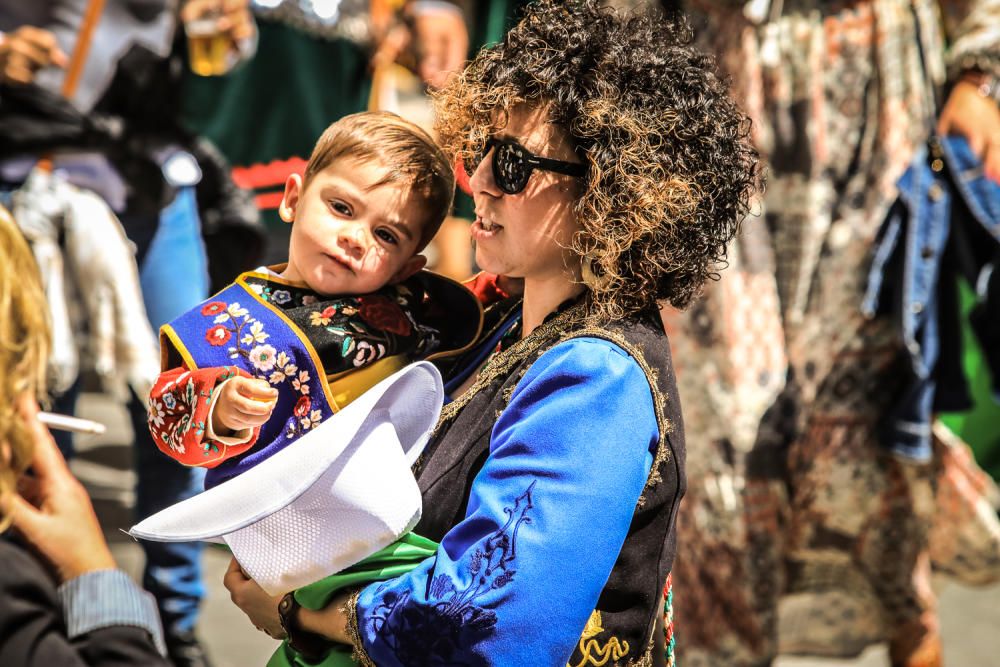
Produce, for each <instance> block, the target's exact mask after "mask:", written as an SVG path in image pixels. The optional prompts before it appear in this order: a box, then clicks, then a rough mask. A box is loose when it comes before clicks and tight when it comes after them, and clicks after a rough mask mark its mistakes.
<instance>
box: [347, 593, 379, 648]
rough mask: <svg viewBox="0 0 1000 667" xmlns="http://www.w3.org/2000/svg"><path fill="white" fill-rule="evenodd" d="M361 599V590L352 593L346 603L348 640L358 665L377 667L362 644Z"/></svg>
mask: <svg viewBox="0 0 1000 667" xmlns="http://www.w3.org/2000/svg"><path fill="white" fill-rule="evenodd" d="M360 597H361V589H358V590H356V591H354V592H353V593H351V596H350V597H349V598H347V602H345V603H344V611H346V612H347V638H348V639H349V640H350V641H351V648H352V650H351V659H352V660H354V662H356V663H358V665H360V667H377V665H376V664H375V661H374V660H372V659H371V657H370V656H369V655H368V651H366V650H365V646H364V644H362V643H361V630H360V629H359V628H358V598H360Z"/></svg>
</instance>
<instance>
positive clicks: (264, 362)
mask: <svg viewBox="0 0 1000 667" xmlns="http://www.w3.org/2000/svg"><path fill="white" fill-rule="evenodd" d="M160 337H161V347H162V349H163V351H164V352H163V353H164V354H167V353H168V345H169V346H172V347H173V349H174V350H176V351H177V353H179V354H180V356H181V358H183V360H184V362H185V363H186V364H187V365H188V367H190V368H192V369H195V368H210V367H216V368H218V367H227V366H228V367H236V368H239V369H241V370H243V371H246V372H247V373H249V374H250V375H251V376H253V377H257V378H261V379H263V380H266V381H267V382H269V383H270V385H271V386H272V387H274V388H275V389H277V390H278V401H277V404H276V405H275V408H274V412H273V413H272V414H273V416H272V418H271V419H269V420H268V421H267V422H266V423H265V424H264V425H263V426H262V427H261V431H260V436H259V438H258V443H260V444H259V446H258V448H255V449H254V450H252V451H251V452H249V453H248V454H246V455H244V456H242V457H240V458H239V459H238V460H235V459H234V460H230V461H226V462H224V463H222V464H221V465H219V466H218V467H216V468H213V469H210V470H209V471H208V477H207V478H206V482H205V486H206V487H211V486H214V485H215V484H218V483H220V482H222V481H224V480H225V479H228V478H229V477H232V476H234V475H237V474H239V473H241V472H244V471H245V470H247V469H249V468H252V467H253V466H255V465H256V464H257V463H259V462H260V461H262V460H264V459H266V458H268V457H270V456H272V455H273V454H275V453H276V452H278V451H280V450H281V449H284V448H285V447H286V446H288V444H290V443H291V442H294V441H295V440H296V439H298V438H299V437H301V436H302V435H303V434H305V433H307V432H308V431H310V430H312V429H314V428H316V426H317V425H319V424H320V423H322V422H323V421H324V420H325V419H327V418H329V417H330V416H331V415H332V414H334V413H335V412H336V411H337V409H338V406H337V405H336V402H335V401H334V399H333V396H332V394H331V392H330V388H329V386H328V384H327V382H326V373H325V371H324V369H323V366H322V363H321V362H320V359H319V355H318V354H317V353H316V350H315V349H314V348H313V346H312V344H311V343H310V342H309V340H308V338H307V337H306V336H305V334H304V333H302V331H301V330H300V329H299V328H298V327H296V326H295V325H294V324H293V323H292V322H291V320H289V319H288V318H287V317H286V316H285V314H284V313H283V312H282V311H281V310H280V309H279V308H277V307H276V306H274V305H272V304H270V303H267V302H266V301H265V300H264V299H262V298H261V297H260V296H259V295H258V294H257V293H256V292H255V291H254V290H252V289H250V288H248V287H247V286H246V283H243V282H242V281H238V282H236V283H234V284H232V285H230V286H229V287H227V288H226V289H224V290H222V291H221V292H219V293H218V294H216V295H215V296H214V297H212V298H211V299H209V300H208V301H205V302H204V303H203V304H202V305H201V306H199V307H197V308H194V309H192V310H190V311H188V312H187V313H185V314H184V315H182V316H181V317H179V318H177V319H176V320H174V321H173V322H171V323H170V324H167V325H164V326H163V327H162V329H161V330H160ZM205 400H206V401H208V400H211V397H210V396H206V397H205ZM285 415H287V418H286V419H281V418H280V417H282V416H285ZM223 451H224V450H220V449H219V447H217V446H214V445H213V448H210V449H209V450H208V451H206V452H205V454H206V462H210V461H211V460H213V457H215V458H221V456H222V454H223Z"/></svg>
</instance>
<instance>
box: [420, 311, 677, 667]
mask: <svg viewBox="0 0 1000 667" xmlns="http://www.w3.org/2000/svg"><path fill="white" fill-rule="evenodd" d="M512 305H514V306H516V304H512V303H511V302H509V301H508V302H501V303H500V304H496V305H495V306H493V307H491V308H490V309H489V311H488V312H487V317H486V327H485V331H487V332H489V330H490V328H491V327H496V326H498V325H499V324H502V321H503V320H504V319H505V318H506V316H507V315H508V314H509V313H510V312H511V308H512ZM488 335H489V334H488V333H487V334H485V335H484V336H483V339H485V338H487V337H488ZM577 337H596V338H603V339H606V340H608V341H610V342H612V343H615V344H616V345H618V346H620V347H621V348H622V349H624V350H625V351H626V352H628V353H629V354H630V355H631V356H632V358H633V359H635V360H636V362H638V364H639V365H640V367H641V368H642V370H643V372H644V373H645V375H646V378H647V380H648V381H649V383H650V388H651V390H652V394H653V404H654V408H655V410H656V419H657V422H658V424H659V428H660V443H659V449H658V451H657V454H656V457H655V458H654V461H653V466H652V469H651V471H650V475H649V478H648V479H647V481H646V485H645V488H644V489H643V493H642V496H641V498H640V499H639V502H638V504H637V505H636V508H635V513H634V515H633V518H632V523H631V525H630V526H629V531H628V536H627V537H626V539H625V544H624V546H623V547H622V550H621V552H620V554H619V556H618V560H617V562H616V563H615V566H614V568H613V569H612V571H611V576H610V577H609V578H608V582H607V584H606V585H605V587H604V590H603V591H602V593H601V596H600V598H599V600H598V604H597V608H596V609H595V610H594V613H593V614H592V615H591V617H590V620H589V621H588V623H587V627H586V628H580V631H581V637H580V640H579V642H578V644H577V646H576V648H575V649H574V651H573V654H572V656H571V657H570V659H569V662H568V664H569V665H572V666H573V667H577V666H581V667H582V666H584V665H621V666H633V665H642V666H645V665H651V666H652V665H655V666H662V665H667V664H668V663H667V654H666V652H667V647H666V643H665V641H664V625H663V610H664V600H663V589H664V582H665V581H666V579H667V575H668V574H669V573H670V568H671V565H672V563H673V558H674V553H675V539H676V535H675V519H676V516H677V507H678V504H679V502H680V499H681V496H683V495H684V490H685V477H684V429H683V425H682V423H681V411H680V404H679V400H678V395H677V386H676V382H675V379H674V371H673V366H672V363H671V359H670V348H669V345H668V342H667V337H666V334H664V332H663V329H662V325H661V324H660V320H659V318H658V317H657V316H656V313H655V312H654V313H651V314H650V315H649V316H647V317H642V318H634V319H628V320H625V321H622V322H617V323H614V324H609V325H605V326H602V327H593V326H588V325H587V324H586V323H585V322H584V321H583V317H582V307H580V306H576V307H573V308H571V309H570V310H568V311H566V312H565V313H562V314H561V315H559V316H558V317H556V318H555V319H553V320H552V321H550V322H548V323H546V324H543V325H542V326H540V327H538V328H537V329H536V330H535V331H533V332H532V333H531V335H529V336H528V337H527V338H526V339H524V340H522V341H520V342H518V343H516V344H515V345H513V346H512V347H510V348H509V349H507V350H504V351H503V352H500V353H498V354H497V355H496V356H495V357H494V358H493V359H492V360H491V362H490V364H488V365H487V367H486V368H484V370H483V372H482V374H481V375H480V378H479V380H478V381H477V382H476V384H475V385H473V387H472V388H470V389H469V391H468V392H467V393H466V394H464V395H463V396H462V397H460V398H459V400H457V401H455V402H454V403H451V404H449V405H447V406H445V410H444V412H443V413H442V416H441V421H440V422H439V423H438V427H437V431H436V433H435V436H434V437H433V438H432V440H431V442H430V444H429V445H428V446H427V449H426V450H425V452H424V455H423V456H422V458H421V460H420V461H418V463H417V465H416V467H415V470H416V472H417V480H418V482H419V484H420V490H421V493H422V495H423V502H424V510H423V518H422V519H421V520H420V523H419V524H418V525H417V527H416V529H415V532H417V533H418V534H420V535H423V536H425V537H428V538H430V539H433V540H437V541H440V540H441V539H442V537H443V536H444V535H445V533H447V532H448V530H450V529H451V528H452V527H453V526H455V525H456V524H458V523H459V522H460V521H461V520H462V519H463V518H464V517H465V512H466V505H467V503H468V499H469V493H470V488H471V485H472V481H473V479H474V478H475V476H476V474H477V473H478V472H479V470H480V468H482V466H483V464H484V462H485V461H486V459H487V457H488V456H489V447H490V434H491V432H492V429H493V425H494V423H495V422H496V419H497V417H498V415H499V414H500V412H501V411H502V410H503V409H504V408H505V407H506V406H507V403H508V401H509V400H510V397H511V394H512V393H513V391H514V387H515V386H516V385H517V382H518V381H519V380H520V379H521V378H522V377H523V376H524V374H525V373H526V372H527V370H528V368H529V367H530V366H531V364H532V363H533V362H534V361H535V360H536V359H537V358H538V357H539V356H541V355H542V354H543V353H544V352H546V351H547V350H548V349H550V348H551V347H552V346H554V345H555V344H557V343H559V342H562V341H564V340H567V339H570V338H577ZM459 363H461V361H459ZM456 367H457V366H456ZM451 368H452V366H449V367H447V368H444V372H445V373H446V374H447V373H448V371H449V370H450V369H451ZM595 445H596V443H595ZM609 464H610V462H609ZM539 622H544V619H539Z"/></svg>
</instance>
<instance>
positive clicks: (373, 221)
mask: <svg viewBox="0 0 1000 667" xmlns="http://www.w3.org/2000/svg"><path fill="white" fill-rule="evenodd" d="M386 176H387V170H386V169H385V168H384V167H383V166H382V165H381V164H379V163H377V162H373V161H362V160H356V159H351V158H347V159H340V160H336V161H335V162H333V163H332V164H331V165H329V166H328V167H327V168H326V169H324V170H322V171H321V172H319V173H318V174H316V175H315V176H314V177H313V179H312V181H310V183H309V184H308V185H307V186H306V187H305V188H303V187H302V180H301V178H300V177H299V176H298V175H297V174H296V175H292V176H290V177H289V179H288V182H287V183H286V184H285V196H284V199H283V200H282V203H281V208H280V209H279V213H280V214H281V217H282V219H284V220H285V221H286V222H292V238H291V242H290V244H289V247H288V267H287V268H286V269H285V271H284V272H283V273H282V276H283V277H284V278H287V279H289V280H294V281H298V282H304V283H306V284H307V285H308V286H309V287H310V288H311V289H312V290H313V291H315V292H318V293H320V294H324V295H327V296H335V295H341V294H367V293H369V292H374V291H376V290H378V289H381V288H382V287H384V286H385V285H388V284H390V283H396V282H399V281H401V280H405V279H406V278H408V277H410V276H411V275H413V274H414V273H416V272H417V271H419V270H420V269H421V268H422V267H423V265H424V261H425V260H424V258H423V257H421V256H419V255H416V252H417V246H418V245H419V243H420V236H421V224H422V222H423V219H424V217H425V213H424V210H423V208H422V206H421V203H422V202H420V201H419V199H418V198H417V197H415V196H414V195H413V192H412V189H411V188H410V187H409V186H408V185H406V184H405V183H399V182H389V183H383V184H381V185H379V184H378V183H379V181H381V180H383V179H384V178H385V177H386Z"/></svg>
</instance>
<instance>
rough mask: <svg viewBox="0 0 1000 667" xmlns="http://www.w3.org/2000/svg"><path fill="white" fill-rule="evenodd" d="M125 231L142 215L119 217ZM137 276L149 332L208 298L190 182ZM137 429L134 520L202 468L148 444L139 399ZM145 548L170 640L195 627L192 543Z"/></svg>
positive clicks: (147, 581)
mask: <svg viewBox="0 0 1000 667" xmlns="http://www.w3.org/2000/svg"><path fill="white" fill-rule="evenodd" d="M122 222H123V224H125V226H126V229H128V227H129V226H130V223H132V224H135V223H138V224H141V221H139V220H135V219H128V217H127V216H123V219H122ZM139 279H140V283H141V286H142V296H143V300H144V301H145V305H146V314H147V316H148V317H149V323H150V324H151V325H152V326H153V331H154V332H156V331H159V328H160V326H161V325H163V324H166V323H167V322H169V321H170V320H172V319H174V318H175V317H177V316H179V315H181V314H182V313H184V312H185V311H187V310H189V309H190V308H192V307H194V306H195V305H197V304H198V303H199V302H200V301H203V300H204V299H205V298H207V297H208V284H209V283H208V260H207V258H206V256H205V246H204V244H203V243H202V238H201V223H200V220H199V217H198V207H197V202H196V201H195V193H194V188H191V187H188V188H182V189H180V190H179V191H178V193H177V196H176V197H175V198H174V200H173V201H172V202H171V203H170V204H169V205H168V206H167V207H166V208H165V209H163V210H162V211H161V212H160V216H159V221H158V225H157V227H156V233H155V235H154V236H153V238H152V241H151V243H150V245H149V249H148V250H147V251H146V253H145V255H144V256H143V257H142V258H141V261H140V270H139ZM128 410H129V414H130V416H131V419H132V426H133V428H134V429H135V443H134V447H135V467H136V475H137V482H136V506H135V514H136V517H137V518H140V519H141V518H145V517H147V516H149V515H151V514H153V513H155V512H158V511H160V510H161V509H163V508H165V507H167V506H169V505H172V504H174V503H176V502H178V501H180V500H183V499H185V498H189V497H191V496H193V495H195V494H197V493H199V492H201V491H202V490H203V486H204V478H205V471H204V470H203V469H201V468H189V467H187V466H183V465H181V464H179V463H177V462H176V461H174V460H173V459H171V458H169V457H167V456H165V455H163V454H162V453H161V452H160V451H159V450H158V449H157V448H156V445H155V444H154V443H153V439H152V436H150V434H149V426H148V424H147V420H146V406H145V403H144V402H143V401H141V400H139V399H138V397H136V396H133V397H132V400H131V401H130V402H129V405H128ZM140 544H141V545H142V548H143V550H144V551H145V552H146V568H145V570H144V572H143V581H142V585H143V587H144V588H146V590H148V591H150V592H151V593H152V594H153V596H154V597H155V598H156V603H157V606H158V607H159V610H160V617H161V618H162V619H163V627H164V630H165V631H166V633H167V636H168V638H169V637H170V636H171V635H176V634H179V633H183V632H187V631H190V630H193V629H194V625H195V622H196V621H197V617H198V607H199V605H200V603H201V600H202V598H203V597H204V595H205V588H204V585H203V584H202V572H201V554H202V549H203V545H202V544H201V543H198V542H176V543H171V542H149V541H145V540H142V541H140Z"/></svg>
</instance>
